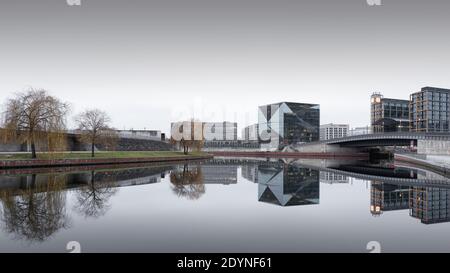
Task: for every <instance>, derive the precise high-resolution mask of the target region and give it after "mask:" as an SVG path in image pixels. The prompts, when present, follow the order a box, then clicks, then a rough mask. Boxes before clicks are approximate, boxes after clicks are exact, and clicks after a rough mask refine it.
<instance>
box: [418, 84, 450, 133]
mask: <svg viewBox="0 0 450 273" xmlns="http://www.w3.org/2000/svg"><path fill="white" fill-rule="evenodd" d="M410 108H411V113H410V128H411V131H412V132H433V133H443V132H445V133H448V132H450V127H449V126H450V125H449V119H450V89H443V88H435V87H424V88H422V89H421V91H420V92H417V93H413V94H411V96H410Z"/></svg>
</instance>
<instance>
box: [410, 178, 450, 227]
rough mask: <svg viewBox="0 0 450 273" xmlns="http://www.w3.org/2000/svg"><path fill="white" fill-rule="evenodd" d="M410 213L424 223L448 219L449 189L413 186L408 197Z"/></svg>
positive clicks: (449, 212) (440, 221) (449, 219)
mask: <svg viewBox="0 0 450 273" xmlns="http://www.w3.org/2000/svg"><path fill="white" fill-rule="evenodd" d="M410 201H411V204H410V215H411V216H412V217H414V218H418V219H420V221H421V222H422V223H424V224H434V223H442V222H448V221H450V206H449V204H450V190H449V189H441V188H428V187H414V188H413V190H412V191H411V197H410Z"/></svg>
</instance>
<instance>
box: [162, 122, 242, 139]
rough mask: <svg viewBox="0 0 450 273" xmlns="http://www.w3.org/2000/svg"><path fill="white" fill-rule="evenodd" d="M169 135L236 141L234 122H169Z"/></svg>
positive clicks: (176, 137)
mask: <svg viewBox="0 0 450 273" xmlns="http://www.w3.org/2000/svg"><path fill="white" fill-rule="evenodd" d="M171 136H172V138H174V139H175V140H178V139H181V138H184V139H191V138H194V140H205V141H227V140H228V141H237V123H236V122H228V121H224V122H201V121H182V122H174V123H172V124H171Z"/></svg>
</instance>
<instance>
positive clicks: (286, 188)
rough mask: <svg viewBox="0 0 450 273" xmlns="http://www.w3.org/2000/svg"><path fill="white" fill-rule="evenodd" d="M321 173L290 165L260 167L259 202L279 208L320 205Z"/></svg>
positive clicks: (263, 165)
mask: <svg viewBox="0 0 450 273" xmlns="http://www.w3.org/2000/svg"><path fill="white" fill-rule="evenodd" d="M319 188H320V187H319V171H316V170H312V169H309V168H302V167H299V166H295V165H288V164H267V163H266V164H262V165H260V166H259V167H258V189H259V190H258V192H259V194H258V196H259V198H258V200H259V201H261V202H266V203H270V204H275V205H279V206H301V205H310V204H319V191H320V189H319Z"/></svg>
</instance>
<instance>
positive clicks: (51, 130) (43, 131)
mask: <svg viewBox="0 0 450 273" xmlns="http://www.w3.org/2000/svg"><path fill="white" fill-rule="evenodd" d="M5 108H6V111H5V112H4V113H3V121H2V127H3V130H2V132H1V133H2V135H3V136H4V140H6V141H15V142H27V143H29V144H30V145H31V154H32V158H36V143H37V142H42V141H45V140H46V142H47V143H48V144H49V149H51V147H50V146H51V145H54V144H55V143H62V141H60V140H55V139H61V138H62V137H64V130H65V127H66V126H65V125H66V124H65V117H66V115H67V113H68V111H69V105H68V104H67V103H64V102H61V101H60V100H58V99H57V98H55V97H53V96H51V95H49V94H48V92H47V91H46V90H43V89H33V88H30V89H29V90H28V91H27V92H24V93H17V94H16V95H15V97H14V98H11V99H8V100H7V102H6V107H5ZM52 138H53V140H52Z"/></svg>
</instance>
